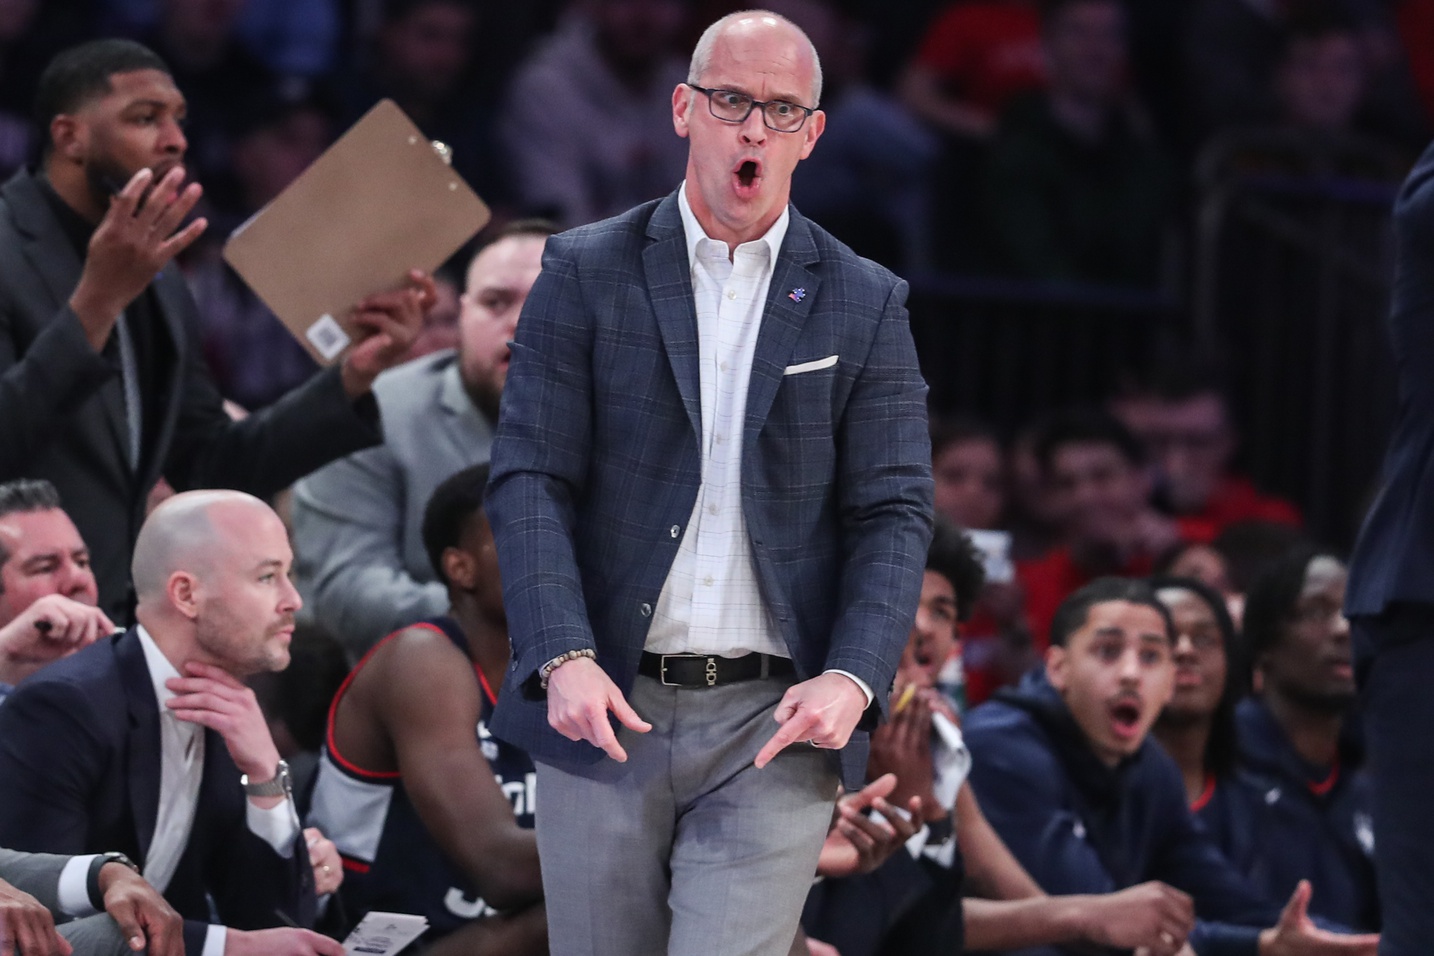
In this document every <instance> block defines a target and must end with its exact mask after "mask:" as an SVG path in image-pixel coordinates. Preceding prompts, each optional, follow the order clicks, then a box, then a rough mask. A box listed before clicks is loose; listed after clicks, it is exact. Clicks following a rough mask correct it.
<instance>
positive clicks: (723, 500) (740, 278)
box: [645, 183, 872, 704]
mask: <svg viewBox="0 0 1434 956" xmlns="http://www.w3.org/2000/svg"><path fill="white" fill-rule="evenodd" d="M677 208H678V209H679V211H680V212H681V214H682V227H683V230H684V232H685V234H686V239H687V260H688V263H689V266H690V269H691V275H692V297H693V300H694V304H695V305H696V310H697V357H698V381H699V386H700V391H701V408H702V447H701V449H700V452H701V455H700V457H701V461H702V484H701V486H700V487H699V488H698V490H697V502H696V504H694V505H693V508H692V515H691V517H689V518H688V520H687V527H686V528H685V529H678V528H676V527H674V528H673V529H672V530H673V533H674V535H675V534H677V533H678V532H679V530H681V534H682V543H681V545H680V546H679V547H678V549H677V557H676V558H675V559H673V562H672V568H671V570H670V571H668V574H667V580H666V581H664V582H663V585H662V593H661V594H659V595H658V598H657V607H656V608H655V609H654V611H653V614H652V627H651V628H650V629H649V631H648V634H647V643H646V645H645V646H646V649H647V650H648V651H650V652H652V653H654V654H712V655H716V656H720V657H740V656H741V655H743V654H748V653H751V652H754V651H755V652H758V653H762V654H774V655H777V656H780V657H789V656H790V654H789V653H788V651H787V646H786V644H785V643H784V642H783V640H782V637H781V633H780V632H779V631H778V629H777V627H776V624H775V622H774V621H773V620H772V615H771V612H770V610H769V609H768V607H767V603H766V601H765V600H763V598H762V591H761V587H760V585H759V583H758V580H757V567H756V562H755V560H754V558H753V556H752V540H751V536H750V535H749V533H748V531H747V519H746V515H745V514H744V513H743V511H742V439H743V423H744V421H745V419H746V413H747V387H748V384H749V383H750V381H751V378H752V361H753V359H754V358H755V356H756V354H757V335H758V333H759V332H760V331H761V328H762V312H763V310H764V309H765V308H766V303H767V292H768V289H769V288H770V287H771V284H772V273H773V270H774V269H775V267H776V262H777V254H778V253H779V252H780V251H781V248H782V240H784V239H785V238H786V235H787V226H788V225H789V223H790V222H791V214H790V212H789V211H788V210H787V209H785V208H784V209H783V210H782V214H781V215H780V216H778V217H777V221H776V222H774V223H773V224H772V227H771V228H770V229H768V230H767V232H766V234H765V235H763V236H762V237H761V238H759V239H754V240H753V241H751V242H744V243H742V244H741V245H739V246H737V248H736V249H735V250H732V251H731V253H730V256H729V251H728V246H727V243H725V242H722V241H720V240H717V239H712V238H710V237H708V235H707V233H706V231H705V230H703V228H702V225H701V224H700V223H699V222H698V221H697V216H696V215H695V214H694V213H693V212H692V206H691V204H690V203H688V201H687V184H686V183H683V184H682V186H681V187H680V188H679V189H678V191H677ZM835 673H841V674H846V676H847V677H850V678H851V679H852V680H853V681H855V682H856V684H857V686H858V687H860V688H861V690H862V693H863V694H864V695H865V696H866V701H867V703H868V704H870V703H871V699H872V692H871V688H869V687H868V686H867V685H866V682H865V681H862V680H861V679H859V678H858V677H856V676H855V675H854V674H850V673H847V672H846V671H836V672H835Z"/></svg>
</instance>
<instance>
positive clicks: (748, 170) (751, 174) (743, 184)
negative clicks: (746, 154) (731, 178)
mask: <svg viewBox="0 0 1434 956" xmlns="http://www.w3.org/2000/svg"><path fill="white" fill-rule="evenodd" d="M733 175H735V176H736V177H737V186H738V187H739V188H741V189H744V190H746V189H751V188H753V187H754V186H756V185H757V181H758V180H759V179H761V178H762V166H761V164H760V163H758V162H757V161H756V160H754V159H747V160H743V161H742V162H741V163H739V164H738V166H737V169H736V170H735V172H734V173H733Z"/></svg>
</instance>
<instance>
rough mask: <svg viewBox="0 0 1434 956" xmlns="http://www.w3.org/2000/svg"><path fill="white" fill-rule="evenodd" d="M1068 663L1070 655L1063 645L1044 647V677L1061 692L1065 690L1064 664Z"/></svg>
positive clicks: (1065, 675)
mask: <svg viewBox="0 0 1434 956" xmlns="http://www.w3.org/2000/svg"><path fill="white" fill-rule="evenodd" d="M1069 663H1070V655H1069V654H1067V653H1066V649H1065V648H1064V647H1059V646H1057V645H1055V644H1052V645H1051V646H1050V647H1048V648H1046V679H1047V680H1049V681H1050V682H1051V686H1052V687H1054V688H1055V689H1056V690H1058V691H1060V692H1061V693H1062V694H1064V693H1065V692H1066V678H1067V677H1068V676H1069V675H1068V674H1067V673H1066V666H1067V665H1068V664H1069Z"/></svg>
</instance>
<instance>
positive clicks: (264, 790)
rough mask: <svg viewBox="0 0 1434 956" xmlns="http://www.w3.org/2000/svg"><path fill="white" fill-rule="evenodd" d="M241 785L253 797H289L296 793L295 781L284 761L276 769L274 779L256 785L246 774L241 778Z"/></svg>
mask: <svg viewBox="0 0 1434 956" xmlns="http://www.w3.org/2000/svg"><path fill="white" fill-rule="evenodd" d="M239 783H240V785H241V786H242V787H243V788H244V792H245V793H246V794H248V795H249V796H251V797H287V796H289V795H291V794H292V793H293V792H294V781H293V778H292V777H290V776H289V764H288V762H286V761H283V760H280V761H279V766H278V767H276V768H274V776H273V779H270V780H263V781H260V782H259V783H254V782H252V781H250V779H249V775H248V774H247V773H246V774H244V775H243V776H241V777H240V778H239Z"/></svg>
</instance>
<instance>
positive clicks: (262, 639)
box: [0, 491, 343, 956]
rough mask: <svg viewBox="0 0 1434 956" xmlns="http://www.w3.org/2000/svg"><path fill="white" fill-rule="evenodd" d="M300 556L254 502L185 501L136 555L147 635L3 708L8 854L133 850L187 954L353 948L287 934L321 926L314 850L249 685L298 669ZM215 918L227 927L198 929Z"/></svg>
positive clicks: (54, 675) (153, 525)
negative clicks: (295, 561)
mask: <svg viewBox="0 0 1434 956" xmlns="http://www.w3.org/2000/svg"><path fill="white" fill-rule="evenodd" d="M291 563H292V555H291V553H290V550H289V543H288V539H287V536H286V534H285V532H284V526H283V524H282V522H280V520H279V517H278V516H277V515H276V514H274V512H273V511H272V510H271V509H270V508H269V507H268V506H267V505H265V504H264V503H263V502H261V501H259V500H258V499H257V498H252V497H250V496H248V495H245V494H243V493H241V492H232V491H205V492H189V493H186V494H181V495H177V496H176V497H174V498H171V499H170V500H169V501H166V502H165V503H164V504H162V505H161V506H160V507H159V508H157V509H156V510H155V512H154V513H153V514H152V515H151V516H150V518H149V520H148V521H146V522H145V525H144V527H143V528H142V529H141V530H140V534H139V538H138V540H137V542H136V544H135V555H134V582H135V589H136V592H137V593H138V595H139V606H138V609H137V615H138V618H139V625H138V626H137V627H135V628H134V629H132V630H130V631H127V632H125V633H123V634H120V635H117V636H115V637H111V638H106V639H104V640H101V641H99V642H97V643H95V644H93V645H91V646H90V647H87V648H85V649H84V650H83V651H80V652H79V653H77V654H74V655H72V656H71V657H69V658H66V659H65V660H63V661H60V662H58V663H55V664H52V665H50V666H49V667H46V668H45V669H44V670H42V671H41V672H40V673H38V674H36V675H34V676H33V677H31V678H29V679H28V680H26V681H25V682H24V683H22V684H21V685H20V686H19V687H18V688H16V690H15V692H14V693H13V694H11V695H10V697H9V699H7V700H6V701H5V704H4V705H3V706H0V780H3V781H4V786H3V787H0V844H3V845H6V846H11V847H15V848H18V849H23V850H34V851H41V852H51V853H90V852H97V851H102V850H116V849H117V850H120V851H121V852H124V853H126V854H128V855H129V856H131V857H132V858H133V859H135V860H137V861H138V862H139V864H140V866H141V867H142V872H143V873H144V876H145V878H146V879H148V880H149V882H151V883H152V884H154V886H155V887H156V888H158V889H159V890H160V891H161V892H162V893H164V895H165V899H167V900H168V901H169V902H170V904H171V905H172V906H173V907H174V908H175V909H176V910H178V911H179V913H180V915H182V916H184V917H185V919H186V921H187V922H186V925H185V929H184V937H185V947H186V952H188V953H189V954H190V956H199V954H200V953H205V954H214V953H219V952H223V953H224V954H225V956H245V954H250V953H253V954H263V956H272V954H276V953H278V954H303V956H313V954H325V956H339V954H341V953H342V952H343V949H342V947H341V946H339V945H338V944H337V943H335V942H334V941H333V940H330V939H326V938H324V937H322V936H319V935H317V934H315V933H312V932H310V931H308V930H304V929H299V928H296V927H294V925H293V924H298V925H306V924H312V922H313V918H314V885H313V876H312V872H311V869H310V865H309V856H308V853H307V851H306V847H305V845H304V838H303V835H302V834H301V833H300V831H299V823H298V819H297V816H296V814H295V811H294V807H293V802H292V798H291V796H290V793H289V786H288V768H287V767H286V766H285V765H284V764H283V763H282V762H281V761H280V759H279V754H278V751H277V750H276V749H275V746H274V742H273V740H272V738H271V737H270V735H269V730H268V726H267V725H266V724H265V722H264V718H263V715H262V713H261V712H260V710H259V706H258V704H257V703H256V701H255V698H254V694H253V692H252V691H250V690H249V689H248V688H247V687H245V686H244V685H243V684H242V683H241V682H240V681H241V680H242V679H243V678H245V677H247V676H249V675H251V674H255V673H258V672H260V671H265V670H279V669H282V668H283V667H285V666H286V665H287V664H288V660H289V650H288V644H289V638H290V635H291V634H292V632H293V617H294V612H295V611H296V610H297V609H298V607H299V597H298V593H297V592H296V591H295V590H294V587H293V585H292V584H291V583H290V582H289V579H288V577H287V575H288V572H289V568H290V565H291ZM211 907H212V909H213V911H214V912H217V914H218V916H219V918H220V919H221V920H222V921H223V922H224V923H225V924H227V925H228V926H229V927H231V928H229V929H227V930H226V929H225V927H224V926H209V925H206V924H207V923H208V920H209V917H210V913H211ZM279 924H289V925H285V926H282V927H280V928H274V929H268V928H266V927H276V926H279Z"/></svg>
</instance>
